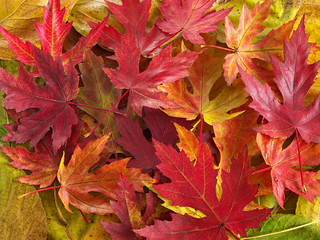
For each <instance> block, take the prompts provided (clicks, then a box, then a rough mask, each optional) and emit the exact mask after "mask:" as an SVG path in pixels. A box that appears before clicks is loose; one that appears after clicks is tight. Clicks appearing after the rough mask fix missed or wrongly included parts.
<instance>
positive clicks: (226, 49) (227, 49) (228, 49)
mask: <svg viewBox="0 0 320 240" xmlns="http://www.w3.org/2000/svg"><path fill="white" fill-rule="evenodd" d="M201 47H203V48H204V47H211V48H218V49H221V50H225V51H228V52H232V53H235V52H236V51H235V50H233V49H231V48H224V47H220V46H216V45H201Z"/></svg>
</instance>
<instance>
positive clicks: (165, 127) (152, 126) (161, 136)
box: [143, 108, 191, 145]
mask: <svg viewBox="0 0 320 240" xmlns="http://www.w3.org/2000/svg"><path fill="white" fill-rule="evenodd" d="M144 113H145V115H144V117H143V120H144V121H145V123H146V125H147V127H148V129H149V130H150V132H151V135H152V138H154V139H156V140H157V141H159V142H162V143H163V144H166V145H167V144H174V143H175V142H176V141H177V139H178V135H177V131H176V128H175V126H174V123H177V124H180V125H182V126H186V127H187V128H191V123H190V122H187V121H185V120H184V119H182V118H173V117H170V116H168V115H167V114H165V113H164V112H163V111H161V110H159V109H152V108H144Z"/></svg>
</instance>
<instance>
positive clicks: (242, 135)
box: [212, 107, 259, 171]
mask: <svg viewBox="0 0 320 240" xmlns="http://www.w3.org/2000/svg"><path fill="white" fill-rule="evenodd" d="M258 117H259V113H257V112H256V111H254V110H253V109H250V108H248V107H246V108H245V112H244V113H243V114H241V115H239V116H237V117H235V118H232V119H229V120H226V121H224V122H223V123H213V124H212V126H213V129H214V135H215V137H214V142H215V144H216V145H217V147H218V149H219V151H220V163H219V167H220V168H222V169H223V170H225V171H229V168H230V165H231V164H232V163H231V159H233V158H237V157H238V154H239V153H240V152H241V149H243V148H244V146H247V148H248V155H249V156H250V157H253V156H254V155H255V154H256V153H258V152H259V148H258V145H257V143H256V141H255V139H256V135H257V133H256V131H254V129H253V128H256V127H258V124H257V120H258Z"/></svg>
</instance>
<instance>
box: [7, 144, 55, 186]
mask: <svg viewBox="0 0 320 240" xmlns="http://www.w3.org/2000/svg"><path fill="white" fill-rule="evenodd" d="M38 144H39V143H38ZM1 150H2V151H3V152H4V153H5V154H6V155H7V156H8V157H10V158H11V159H12V160H13V162H10V163H9V165H11V166H13V167H15V168H18V169H25V170H29V171H32V173H31V174H30V175H25V176H23V177H20V178H18V181H19V182H21V183H27V184H29V185H40V188H44V187H47V186H49V185H51V184H52V182H53V181H54V179H55V178H56V176H57V171H58V165H57V164H56V162H55V160H56V159H55V158H54V156H52V155H51V154H50V153H49V152H41V151H37V150H36V151H35V152H29V151H28V150H27V149H25V148H22V147H17V148H4V147H2V148H1Z"/></svg>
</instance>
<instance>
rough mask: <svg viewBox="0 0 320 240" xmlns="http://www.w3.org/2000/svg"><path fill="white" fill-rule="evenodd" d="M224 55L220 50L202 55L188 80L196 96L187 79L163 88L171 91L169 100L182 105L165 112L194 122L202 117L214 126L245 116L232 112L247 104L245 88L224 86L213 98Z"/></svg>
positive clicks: (211, 50)
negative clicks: (213, 88) (213, 90)
mask: <svg viewBox="0 0 320 240" xmlns="http://www.w3.org/2000/svg"><path fill="white" fill-rule="evenodd" d="M214 42H215V41H214ZM221 55H222V52H221V51H220V50H218V51H217V50H215V49H208V50H206V51H205V52H203V53H201V54H200V55H199V56H198V58H197V59H196V61H195V62H194V64H193V66H192V68H191V69H190V70H189V77H188V80H189V82H190V84H191V86H192V93H190V91H189V89H188V88H189V86H188V85H187V83H186V82H185V80H184V79H180V80H179V81H176V82H174V83H168V84H164V85H163V86H161V87H160V88H161V89H162V90H163V91H165V92H168V98H170V99H172V100H173V101H174V102H175V103H176V104H177V105H178V107H174V108H166V109H164V112H165V113H167V114H168V115H170V116H173V117H183V118H186V119H187V120H193V119H195V118H196V117H198V116H199V114H202V115H203V117H204V120H205V122H207V123H208V124H210V125H211V124H212V123H213V122H223V121H224V120H227V119H230V118H233V117H235V116H237V115H239V114H240V113H241V112H236V113H233V114H229V113H228V111H230V110H231V109H233V108H236V107H239V106H240V105H242V104H243V103H245V102H246V101H247V99H246V97H247V94H246V93H245V92H244V91H243V87H242V86H241V85H237V86H235V87H232V88H230V87H228V86H224V87H223V88H222V91H221V92H220V93H218V95H217V96H216V98H214V99H212V100H211V99H210V92H211V89H212V87H213V85H214V84H215V83H216V82H217V80H218V79H219V77H220V76H221V75H222V63H223V62H222V61H221Z"/></svg>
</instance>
